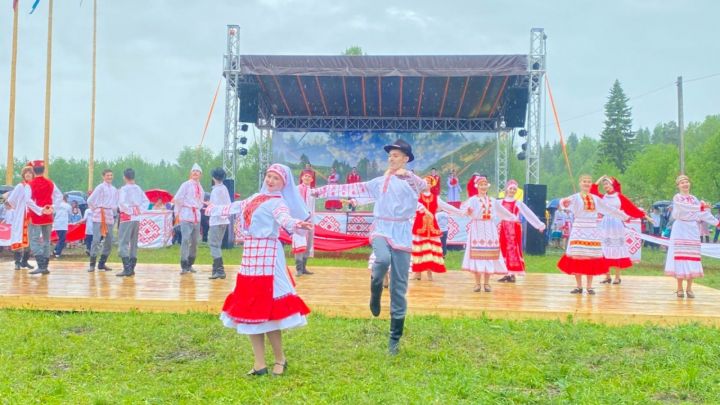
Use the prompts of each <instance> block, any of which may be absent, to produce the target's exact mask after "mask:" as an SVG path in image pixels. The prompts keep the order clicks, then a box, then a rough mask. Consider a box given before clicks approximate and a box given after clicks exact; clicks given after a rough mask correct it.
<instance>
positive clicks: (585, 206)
mask: <svg viewBox="0 0 720 405" xmlns="http://www.w3.org/2000/svg"><path fill="white" fill-rule="evenodd" d="M565 201H569V202H570V205H569V206H568V207H567V208H566V209H567V210H568V211H570V212H571V213H572V214H573V218H574V219H573V222H572V227H571V228H570V237H569V238H568V243H567V249H566V250H565V254H564V255H563V256H562V257H561V258H560V261H559V262H558V264H557V266H558V268H559V269H560V270H561V271H562V272H563V273H566V274H571V275H576V274H580V275H587V276H597V275H600V274H606V273H607V272H608V271H609V268H608V264H607V262H606V261H605V259H604V256H603V244H602V240H603V232H602V230H601V229H600V227H599V224H600V220H599V219H598V214H603V215H606V216H612V217H615V218H618V219H620V220H621V221H626V220H627V219H628V216H627V215H625V214H624V213H623V212H621V211H619V210H618V209H616V208H614V207H611V206H609V205H607V204H605V202H604V201H603V200H602V199H601V198H599V197H598V196H595V195H592V194H581V193H577V194H573V195H571V196H570V197H567V198H563V199H562V200H561V201H560V206H561V207H564V206H565V205H564V204H565Z"/></svg>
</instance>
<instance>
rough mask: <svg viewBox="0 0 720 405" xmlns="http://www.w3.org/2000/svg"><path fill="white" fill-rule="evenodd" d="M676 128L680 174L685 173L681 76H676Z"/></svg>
mask: <svg viewBox="0 0 720 405" xmlns="http://www.w3.org/2000/svg"><path fill="white" fill-rule="evenodd" d="M677 89H678V90H677V95H678V130H679V131H680V174H685V124H684V123H683V87H682V76H678V78H677Z"/></svg>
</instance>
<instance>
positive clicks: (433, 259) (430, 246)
mask: <svg viewBox="0 0 720 405" xmlns="http://www.w3.org/2000/svg"><path fill="white" fill-rule="evenodd" d="M411 260H412V271H413V273H420V272H423V271H432V272H434V273H445V272H446V271H447V270H446V269H445V258H443V254H442V243H440V238H437V237H420V236H416V235H413V243H412V255H411Z"/></svg>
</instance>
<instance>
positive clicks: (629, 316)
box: [0, 261, 720, 326]
mask: <svg viewBox="0 0 720 405" xmlns="http://www.w3.org/2000/svg"><path fill="white" fill-rule="evenodd" d="M110 265H111V266H112V267H114V268H117V267H120V266H119V265H118V264H116V263H111V264H110ZM85 267H86V263H77V262H64V261H63V262H57V261H54V262H51V264H50V270H51V274H50V275H47V276H38V275H29V274H27V272H28V271H27V270H22V271H15V270H13V269H12V263H8V262H5V263H0V308H25V309H40V310H77V311H89V310H92V311H132V310H136V311H153V312H186V311H201V312H211V313H216V312H219V310H220V307H221V306H222V303H223V301H224V299H225V296H226V295H227V293H228V292H229V291H230V290H231V289H232V288H233V286H234V283H235V272H234V271H233V268H234V267H235V266H227V267H228V268H229V270H230V271H229V276H228V278H227V279H225V280H217V281H212V280H208V276H209V274H210V266H195V267H196V268H197V269H198V270H199V271H198V273H197V274H194V275H185V276H180V274H179V271H178V270H179V269H178V266H174V265H150V264H138V267H137V269H136V272H137V275H136V276H135V277H132V278H124V277H123V278H120V277H115V271H113V272H100V273H98V272H96V273H87V272H86V271H85ZM311 270H312V271H314V272H315V274H314V275H312V276H304V277H300V278H299V279H297V290H298V293H299V294H300V296H301V297H302V298H303V299H304V300H305V301H306V302H307V304H308V306H309V307H310V308H311V310H313V311H314V312H316V313H322V314H326V315H333V316H346V317H359V318H368V317H370V311H369V310H368V306H367V303H368V298H369V287H368V285H369V274H368V271H367V270H364V269H349V268H318V267H311ZM423 277H424V275H423ZM494 278H495V279H496V278H497V277H494ZM573 287H574V280H573V279H572V277H570V276H566V275H563V274H559V273H558V274H528V275H527V276H525V277H522V278H519V279H518V282H517V283H515V284H501V283H497V282H494V283H493V292H492V293H484V292H482V293H475V292H473V291H472V288H473V281H472V276H471V275H470V274H468V273H465V272H459V271H451V272H448V273H445V274H440V275H436V276H435V281H432V282H430V281H426V280H425V279H423V280H422V281H415V280H410V288H409V292H408V303H409V310H408V312H409V314H410V315H421V314H422V315H439V316H446V317H459V316H468V317H479V316H483V315H484V316H487V317H489V318H507V319H561V320H566V319H568V317H569V316H572V318H573V319H582V320H589V321H593V322H601V323H607V324H633V323H645V322H651V323H655V324H666V325H667V324H678V323H688V322H698V323H702V324H707V325H715V326H720V290H716V289H713V288H709V287H704V286H700V285H696V286H695V287H694V290H695V293H696V295H697V298H695V299H692V300H691V299H687V298H686V299H680V298H676V297H675V295H674V291H673V290H674V287H675V280H673V279H671V278H668V277H639V276H635V277H633V276H626V277H624V278H623V283H622V284H621V285H620V286H616V285H613V286H607V285H599V284H597V283H596V286H595V290H596V291H597V295H595V296H588V295H586V294H583V295H582V296H577V295H571V294H570V293H569V291H570V290H571V289H572V288H573ZM387 311H388V294H387V290H385V293H384V294H383V315H382V316H385V317H387V316H388V312H387Z"/></svg>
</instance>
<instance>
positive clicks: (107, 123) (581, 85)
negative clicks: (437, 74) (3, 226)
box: [0, 0, 720, 162]
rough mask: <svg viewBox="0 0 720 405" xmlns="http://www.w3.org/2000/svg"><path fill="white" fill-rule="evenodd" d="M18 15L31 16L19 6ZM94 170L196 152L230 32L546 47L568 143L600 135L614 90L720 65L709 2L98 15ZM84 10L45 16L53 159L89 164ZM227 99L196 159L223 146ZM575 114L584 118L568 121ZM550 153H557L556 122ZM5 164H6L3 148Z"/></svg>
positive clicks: (149, 5) (40, 59)
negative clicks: (537, 31)
mask: <svg viewBox="0 0 720 405" xmlns="http://www.w3.org/2000/svg"><path fill="white" fill-rule="evenodd" d="M21 3H22V4H21V8H28V7H29V2H28V1H22V2H21ZM99 3H100V5H99V9H98V20H99V30H98V73H97V74H98V88H97V126H96V134H97V139H96V156H97V157H99V158H115V157H118V156H121V155H124V154H127V153H130V152H136V153H139V154H140V155H141V156H143V157H145V158H148V159H152V160H157V161H159V160H160V159H166V160H168V159H169V160H172V159H174V158H175V157H176V156H177V153H178V152H179V151H180V150H181V149H182V147H183V146H185V145H196V144H197V143H198V142H199V140H200V135H201V131H202V127H203V124H204V121H205V118H206V115H207V113H208V109H209V107H210V102H211V101H212V96H213V92H214V90H215V87H216V86H217V83H218V80H220V77H221V71H222V55H223V53H224V51H225V26H226V25H227V24H233V23H237V24H239V25H241V27H242V29H241V33H240V35H241V50H242V52H243V53H260V54H264V53H268V54H326V55H327V54H338V53H340V52H342V51H343V50H344V49H345V48H347V47H349V46H352V45H359V46H361V47H362V48H363V49H364V50H365V51H366V52H367V53H369V54H498V53H499V54H503V53H508V54H524V53H527V51H528V47H529V31H530V28H531V27H544V28H545V30H546V33H547V35H548V69H549V77H550V80H551V83H552V86H553V92H554V96H555V99H556V102H557V103H558V109H559V114H560V118H561V120H565V121H564V122H563V129H564V131H565V133H570V132H577V133H580V134H589V135H596V134H597V133H599V131H600V130H601V128H602V121H603V114H602V112H599V113H593V114H587V113H588V112H592V111H596V110H602V105H603V103H604V102H605V100H606V97H607V94H608V92H609V89H610V86H611V85H612V82H613V81H614V80H615V79H619V80H620V81H621V82H622V84H623V86H624V88H625V90H626V93H627V94H628V95H630V96H634V95H640V94H643V93H646V92H648V91H649V90H653V89H656V88H658V87H660V86H662V85H663V84H669V83H672V82H673V81H674V80H675V78H676V77H677V76H678V75H683V76H684V77H685V78H686V79H689V78H692V77H699V76H703V75H707V74H710V73H715V72H717V71H718V70H719V69H718V67H717V66H720V56H718V54H717V52H714V51H712V50H713V49H716V48H717V45H716V44H715V42H716V37H717V35H716V29H715V28H714V27H715V26H716V21H715V19H716V16H717V15H718V13H719V12H720V3H718V2H716V1H712V0H697V1H693V2H668V1H660V0H609V1H606V2H576V1H570V0H564V1H552V2H537V1H528V0H519V1H513V2H506V1H499V0H485V1H470V0H466V1H452V2H440V3H439V2H437V1H430V0H418V1H411V0H405V1H389V2H388V1H379V0H370V1H365V2H337V1H330V0H255V1H233V0H222V1H220V0H217V1H206V2H199V1H190V0H184V1H181V0H174V1H170V0H154V1H145V0H125V1H108V0H100V1H99ZM91 6H92V2H90V1H84V2H83V4H82V7H80V6H79V2H76V1H62V2H55V10H54V14H55V21H54V24H55V26H54V43H53V46H54V48H53V53H54V55H53V87H52V94H53V98H52V110H51V111H52V139H53V140H52V143H51V155H53V156H64V157H78V158H84V157H86V156H87V153H88V137H89V127H90V116H89V115H90V78H91V70H90V61H91V39H92V38H91V33H92V32H91V30H92V26H91V24H92V8H91ZM46 25H47V2H41V3H40V7H39V9H38V11H36V13H35V14H33V15H28V14H26V12H23V13H22V14H21V16H20V50H19V55H18V76H17V117H16V120H17V121H16V134H17V135H16V136H17V138H16V156H27V157H31V158H34V157H38V156H40V155H41V154H42V137H43V115H44V94H45V51H46V35H47V31H46V29H47V28H46ZM0 27H3V29H4V32H3V35H0V133H6V130H7V111H8V93H9V86H8V78H9V76H10V71H9V69H10V68H9V65H10V62H9V59H10V40H11V27H12V8H11V7H10V6H7V7H3V8H0ZM719 90H720V77H715V78H711V79H708V80H705V81H698V82H691V83H688V84H687V85H686V88H685V114H686V121H698V120H701V119H703V118H704V117H705V116H706V115H708V114H713V113H718V109H717V106H718V105H720V91H719ZM631 105H632V107H633V116H634V123H635V126H636V127H637V126H652V125H655V124H656V123H657V122H660V121H667V120H673V119H676V116H677V106H676V97H675V89H674V86H669V87H667V88H665V89H663V90H661V91H658V92H656V93H653V94H652V95H649V96H645V97H641V98H638V99H633V100H631ZM223 112H224V98H223V93H222V92H221V94H220V97H219V100H218V104H217V105H216V108H215V114H214V117H213V120H212V122H211V124H210V127H209V129H208V137H207V139H206V141H205V144H206V145H207V146H209V147H211V148H213V149H215V150H219V149H220V148H221V146H222V136H223V128H224V123H223ZM581 115H585V116H583V117H582V118H576V119H573V118H574V117H578V116H581ZM549 124H550V125H551V126H550V127H549V129H548V138H549V140H551V141H552V140H554V139H556V135H555V131H554V127H553V126H552V122H549ZM0 142H2V145H0V162H4V161H5V137H4V136H3V137H2V141H0Z"/></svg>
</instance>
